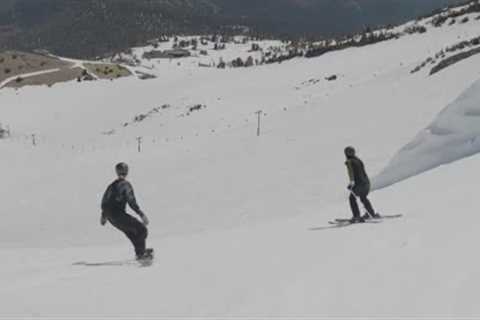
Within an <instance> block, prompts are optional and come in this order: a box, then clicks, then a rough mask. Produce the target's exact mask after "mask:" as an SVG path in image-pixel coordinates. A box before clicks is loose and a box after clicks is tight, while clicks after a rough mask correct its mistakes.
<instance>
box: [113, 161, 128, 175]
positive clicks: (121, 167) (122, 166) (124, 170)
mask: <svg viewBox="0 0 480 320" xmlns="http://www.w3.org/2000/svg"><path fill="white" fill-rule="evenodd" d="M115 171H116V172H117V175H118V176H123V177H126V176H127V175H128V165H127V164H126V163H124V162H120V163H119V164H117V165H116V166H115Z"/></svg>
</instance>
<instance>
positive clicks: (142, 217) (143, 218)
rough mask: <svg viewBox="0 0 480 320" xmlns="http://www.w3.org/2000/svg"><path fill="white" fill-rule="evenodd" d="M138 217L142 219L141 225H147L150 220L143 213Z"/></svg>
mask: <svg viewBox="0 0 480 320" xmlns="http://www.w3.org/2000/svg"><path fill="white" fill-rule="evenodd" d="M140 218H141V219H142V222H143V225H144V226H148V224H149V223H150V221H149V220H148V218H147V216H146V215H145V214H143V216H141V217H140Z"/></svg>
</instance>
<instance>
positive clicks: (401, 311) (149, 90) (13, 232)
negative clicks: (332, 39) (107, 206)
mask: <svg viewBox="0 0 480 320" xmlns="http://www.w3.org/2000/svg"><path fill="white" fill-rule="evenodd" d="M479 23H480V22H479V21H470V22H468V23H465V24H461V25H460V24H458V25H454V26H450V27H448V28H447V27H442V28H438V29H434V28H432V29H431V30H429V32H427V33H426V34H422V35H420V34H417V35H412V36H406V37H403V38H401V39H399V40H394V41H388V42H383V43H379V44H377V45H374V46H368V47H363V48H355V49H348V50H343V51H339V52H332V53H329V54H326V55H324V56H322V57H319V58H315V59H295V60H293V61H290V62H287V63H282V64H280V65H268V66H262V67H258V68H250V69H232V70H216V69H204V68H198V67H194V66H193V65H192V66H188V65H187V66H183V67H176V66H175V65H164V66H160V67H159V69H158V70H157V71H158V72H160V71H161V72H162V73H161V74H162V76H161V77H159V78H157V79H154V80H150V81H140V80H137V79H134V78H130V79H122V80H118V81H115V82H109V81H97V82H91V83H81V84H77V83H66V84H60V85H56V86H54V87H53V88H42V87H31V88H24V89H21V90H19V91H14V90H10V89H4V90H0V102H1V107H0V119H1V122H2V124H3V125H9V126H10V128H11V131H12V138H11V139H6V140H1V141H0V154H1V164H2V168H3V170H2V183H1V184H0V198H1V199H2V208H1V213H2V223H1V224H0V259H1V261H2V264H1V265H0V283H1V286H0V301H1V303H0V317H2V318H6V319H16V318H17V319H19V318H47V319H52V318H62V319H63V318H93V317H104V318H118V319H121V318H128V319H132V318H161V317H163V318H167V319H170V318H173V317H176V318H187V317H217V318H222V319H223V318H227V317H246V318H259V317H263V318H266V317H284V318H301V317H303V318H319V317H365V318H373V317H376V318H387V317H388V318H400V317H410V318H413V317H415V318H417V317H424V318H439V317H444V318H460V317H478V316H480V306H479V304H478V301H477V300H478V299H477V294H476V293H477V289H478V287H479V285H480V271H479V270H480V259H478V257H477V255H476V251H477V243H478V242H479V240H480V239H479V235H478V234H479V233H478V230H477V229H478V228H477V225H478V223H480V218H479V216H478V214H477V212H478V210H479V205H478V203H477V196H476V190H477V187H478V178H477V176H476V174H475V173H476V171H477V168H478V167H479V165H480V158H479V157H478V156H474V157H470V158H468V159H463V160H462V161H457V162H454V163H452V164H449V165H448V166H441V167H439V168H437V169H435V170H430V171H428V172H425V173H424V174H422V175H419V176H416V177H412V178H411V179H408V180H405V181H402V182H401V183H397V184H394V185H392V186H390V187H389V188H384V189H382V190H379V191H377V192H375V193H373V194H372V195H371V199H372V201H373V203H374V205H375V207H376V208H377V209H378V211H380V212H381V213H385V214H397V213H401V214H403V215H404V216H403V218H402V219H397V220H386V221H383V222H382V223H381V224H367V225H358V226H351V227H349V228H345V229H325V227H328V224H327V222H328V221H329V220H331V219H334V218H338V217H349V215H350V213H349V208H348V206H347V200H346V199H347V192H346V190H345V185H346V183H347V178H346V172H345V171H346V170H345V167H344V163H343V162H344V158H343V148H344V147H345V146H347V145H354V146H355V147H357V149H358V151H359V154H360V156H361V157H362V159H363V160H364V161H365V164H366V165H367V170H368V172H369V173H370V175H371V176H372V177H374V176H376V175H377V174H378V173H379V172H383V174H382V175H380V176H379V179H380V178H382V177H388V179H384V180H383V181H397V180H400V178H403V177H405V174H404V172H406V171H403V168H406V167H408V170H411V172H416V171H418V170H417V168H418V166H420V165H423V164H428V166H430V167H434V165H436V163H435V162H434V161H433V160H432V158H430V159H429V160H428V158H427V156H428V157H431V155H432V153H431V150H433V152H434V153H433V156H435V157H434V158H435V159H434V160H435V161H436V160H437V159H436V158H437V156H436V154H437V152H443V150H444V149H443V147H446V148H447V149H445V150H456V148H458V146H457V145H456V144H455V143H456V142H461V143H464V141H467V140H468V139H467V140H465V139H466V137H472V135H473V134H477V133H478V131H477V129H476V128H475V120H473V119H475V117H473V116H475V115H476V111H475V110H477V109H478V108H477V105H478V104H479V103H480V101H479V100H480V99H479V97H478V94H477V92H475V91H478V86H479V84H478V83H477V81H478V80H479V79H480V72H479V70H478V68H477V67H478V65H479V64H480V57H478V56H476V57H471V58H470V59H468V60H465V61H463V62H461V63H458V64H455V65H454V66H452V67H450V68H448V69H446V70H444V71H442V72H441V73H438V74H437V75H435V76H432V77H429V76H427V71H422V72H419V73H417V74H414V75H412V74H410V70H412V69H413V68H414V67H415V66H417V65H418V64H419V63H420V62H422V61H424V60H425V59H426V58H427V57H428V56H431V55H432V54H434V53H435V52H438V51H439V50H441V49H442V48H444V47H446V46H449V45H451V44H453V43H457V42H458V41H459V38H460V40H461V39H470V38H472V37H474V36H478V30H479V28H478V27H479V25H478V24H479ZM332 74H336V75H338V80H337V81H331V82H330V81H326V80H325V79H324V78H325V77H328V76H330V75H332ZM474 83H476V84H474ZM472 85H473V87H472ZM468 88H470V89H468ZM476 88H477V89H476ZM467 89H468V90H467ZM466 90H467V91H466ZM462 93H464V94H463V95H462ZM460 96H461V98H459V97H460ZM475 101H477V103H475ZM165 104H169V105H170V107H168V108H165V109H161V111H160V112H158V113H155V114H153V115H152V116H151V117H149V118H147V119H145V120H144V121H141V122H135V123H133V124H131V125H128V126H126V127H124V126H123V124H124V123H126V122H132V120H133V119H134V117H135V116H137V115H139V114H146V113H148V112H149V111H150V110H152V109H153V108H156V107H161V106H162V105H165ZM196 104H204V105H206V106H207V108H205V109H202V110H200V111H196V112H192V113H191V114H189V115H187V113H188V108H189V107H190V106H193V105H196ZM447 106H448V107H447ZM469 106H470V107H473V106H474V107H475V108H474V109H471V108H470V107H469ZM445 107H447V109H445ZM467 107H468V108H467ZM259 109H261V110H263V111H264V113H265V114H266V115H264V116H263V117H262V135H261V137H257V136H256V115H255V112H256V111H257V110H259ZM444 109H445V111H444V112H443V113H441V114H440V115H439V116H438V114H439V113H440V112H441V111H442V110H444ZM468 110H470V111H472V110H473V111H475V112H473V113H472V112H470V113H469V114H470V115H471V116H469V117H463V116H462V114H463V115H465V112H464V111H468ZM460 111H461V112H460ZM459 112H460V113H459ZM437 116H438V118H437V120H434V119H435V118H436V117H437ZM470 118H471V119H470ZM432 120H433V121H434V122H433V124H434V125H435V124H437V123H438V126H437V127H438V128H442V130H440V131H441V132H443V129H449V130H451V131H453V134H452V135H442V136H439V138H435V139H433V137H430V136H427V137H426V140H425V141H424V142H422V144H420V145H419V146H418V149H417V148H416V149H415V154H409V153H403V152H400V153H398V150H399V149H401V147H402V146H404V145H406V144H407V143H408V142H409V141H411V139H412V137H414V136H415V134H416V133H418V132H421V130H422V129H423V128H425V127H427V126H428V124H429V123H432ZM445 120H448V121H447V123H446V122H445ZM450 121H452V122H450ZM465 123H467V124H468V126H465V125H464V124H465ZM432 128H433V127H432ZM112 130H113V131H112ZM449 132H450V131H449ZM107 133H108V134H107ZM32 134H35V138H36V146H32ZM140 136H141V137H143V143H142V152H141V153H138V152H137V144H136V138H137V137H140ZM455 137H460V138H459V139H458V140H455V139H456V138H455ZM451 138H454V139H451ZM437 139H441V142H440V143H438V142H437V141H438V140H437ZM430 141H433V142H434V143H433V144H432V143H431V142H430ZM432 147H435V148H434V149H430V148H432ZM437 148H438V149H437ZM470 149H471V148H470ZM429 150H430V151H429ZM441 150H442V151H441ZM426 151H428V153H424V152H426ZM412 152H413V151H412ZM395 154H397V155H399V157H400V156H401V157H402V158H401V159H402V160H401V161H400V160H398V161H400V162H397V160H395V159H400V158H394V160H393V162H391V164H392V165H391V166H390V165H388V163H389V161H390V160H391V159H392V157H394V156H395ZM462 154H463V155H466V154H467V153H462ZM454 155H455V154H454ZM404 156H405V157H404ZM450 156H451V154H448V157H450ZM458 156H459V154H456V155H455V157H456V158H458ZM417 157H418V158H419V159H420V160H422V159H423V160H422V161H423V162H418V161H413V160H416V158H417ZM445 158H447V157H446V156H445ZM445 158H444V159H445ZM412 159H413V160H412ZM450 160H453V158H451V159H450ZM118 161H126V162H128V163H129V164H130V166H131V176H130V180H131V182H132V183H133V185H134V187H135V190H136V193H137V197H138V200H139V203H140V205H141V206H142V208H143V209H144V211H145V212H146V213H147V215H148V216H149V218H150V220H151V225H150V238H149V245H150V246H152V247H154V248H155V250H156V259H155V263H154V265H153V266H151V267H148V268H138V267H136V266H135V265H132V264H129V265H123V266H116V265H105V266H96V267H87V266H84V265H77V264H76V263H78V262H86V263H93V264H95V263H104V262H116V261H125V260H128V259H131V257H132V255H133V252H132V249H131V247H130V244H129V243H128V242H127V240H126V239H125V238H124V236H123V235H121V234H120V233H119V232H117V231H116V230H114V229H113V228H112V227H111V226H106V227H104V228H103V227H101V226H100V224H99V218H100V212H99V201H100V198H101V195H102V193H103V191H104V189H105V187H106V186H107V184H108V183H109V182H110V181H111V180H112V179H113V178H114V177H113V166H114V164H115V163H116V162H118ZM396 163H401V164H402V166H403V167H402V166H396V165H395V164H396ZM407 163H408V164H409V165H408V166H407V165H406V164H407ZM387 165H388V166H387ZM400 169H401V170H400ZM418 172H419V171H418ZM459 218H460V220H459Z"/></svg>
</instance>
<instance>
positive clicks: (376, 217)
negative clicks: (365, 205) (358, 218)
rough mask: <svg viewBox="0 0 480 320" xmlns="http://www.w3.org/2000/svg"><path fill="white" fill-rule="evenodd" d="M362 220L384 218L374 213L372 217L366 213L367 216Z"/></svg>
mask: <svg viewBox="0 0 480 320" xmlns="http://www.w3.org/2000/svg"><path fill="white" fill-rule="evenodd" d="M362 218H363V219H364V220H369V219H381V218H382V216H381V215H379V214H378V213H374V214H373V215H370V214H369V213H368V212H367V213H365V214H364V215H363V216H362Z"/></svg>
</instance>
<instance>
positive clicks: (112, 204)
mask: <svg viewBox="0 0 480 320" xmlns="http://www.w3.org/2000/svg"><path fill="white" fill-rule="evenodd" d="M115 171H116V173H117V176H118V178H117V179H116V180H115V181H114V182H112V183H111V184H110V185H109V186H108V188H107V190H106V191H105V194H104V195H103V199H102V216H101V219H100V223H101V225H102V226H104V225H105V224H106V223H107V221H108V222H110V223H111V224H112V225H113V226H114V227H116V228H117V229H118V230H120V231H122V232H123V233H125V235H126V236H127V237H128V239H130V241H131V242H132V244H133V246H134V248H135V254H136V256H137V259H143V258H146V257H149V256H151V255H152V254H153V250H152V249H146V244H145V242H146V239H147V235H148V230H147V225H148V223H149V221H148V218H147V216H146V215H145V214H144V213H143V212H142V210H140V207H139V206H138V204H137V200H136V199H135V194H134V193H133V187H132V185H131V184H130V182H128V181H127V180H126V177H127V175H128V165H127V164H126V163H119V164H117V165H116V166H115ZM127 203H128V205H129V206H130V208H132V210H133V211H135V213H136V214H138V215H139V216H140V218H141V219H142V222H140V221H138V220H137V219H135V218H134V217H132V216H131V215H129V214H127V212H126V205H127Z"/></svg>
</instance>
